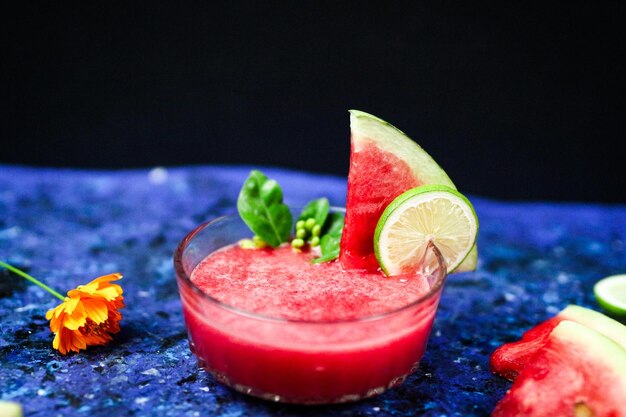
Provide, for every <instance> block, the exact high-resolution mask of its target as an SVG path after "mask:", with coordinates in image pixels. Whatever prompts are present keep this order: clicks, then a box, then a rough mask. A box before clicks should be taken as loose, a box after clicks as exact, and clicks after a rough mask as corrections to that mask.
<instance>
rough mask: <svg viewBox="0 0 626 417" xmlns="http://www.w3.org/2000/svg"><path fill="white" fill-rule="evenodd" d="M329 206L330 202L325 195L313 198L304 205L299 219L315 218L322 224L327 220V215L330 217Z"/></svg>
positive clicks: (317, 222) (316, 221)
mask: <svg viewBox="0 0 626 417" xmlns="http://www.w3.org/2000/svg"><path fill="white" fill-rule="evenodd" d="M329 208H330V203H329V202H328V199H327V198H325V197H322V198H318V199H316V200H312V201H310V202H309V203H308V204H307V205H306V206H304V208H303V209H302V212H301V213H300V217H298V220H307V219H314V220H315V223H316V224H319V225H320V226H322V225H324V223H325V222H326V217H328V210H329Z"/></svg>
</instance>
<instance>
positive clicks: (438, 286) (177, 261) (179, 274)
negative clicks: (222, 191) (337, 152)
mask: <svg viewBox="0 0 626 417" xmlns="http://www.w3.org/2000/svg"><path fill="white" fill-rule="evenodd" d="M330 209H331V210H334V211H341V212H345V209H344V208H341V207H331V208H330ZM230 219H238V220H240V221H243V220H241V218H240V217H239V214H238V213H228V214H224V215H221V216H218V217H215V218H214V219H211V220H208V221H205V222H203V223H200V224H199V225H198V226H196V227H195V228H194V229H193V230H191V231H190V232H189V233H187V235H185V237H184V238H183V239H182V240H181V241H180V243H179V244H178V246H177V247H176V250H175V251H174V272H175V274H176V278H177V280H179V281H181V280H182V282H183V283H184V284H185V285H186V286H188V287H189V288H190V289H191V291H192V292H193V293H195V294H196V295H198V296H200V297H201V298H202V299H204V300H206V301H207V302H209V303H211V304H214V305H215V306H217V307H220V308H222V309H224V310H228V311H231V312H233V313H236V314H237V315H240V316H245V317H249V318H254V319H257V320H262V321H270V322H275V323H284V324H287V323H292V324H309V325H315V324H318V325H319V324H322V325H324V324H348V323H362V322H368V321H377V320H382V319H384V318H387V317H391V316H395V315H397V314H399V313H401V312H403V311H406V310H410V309H411V308H413V307H415V306H417V305H420V304H423V303H426V302H427V301H428V300H429V299H431V298H433V297H435V296H436V295H437V293H439V292H440V291H441V290H442V287H443V285H444V283H445V281H446V279H447V276H448V272H447V267H446V263H445V261H444V259H443V257H442V255H441V252H439V250H438V249H437V247H436V246H435V245H434V244H430V245H429V246H430V248H431V250H433V251H434V254H435V257H436V259H437V263H438V264H439V270H441V271H442V272H441V273H442V276H441V277H440V278H438V279H437V281H436V283H435V285H434V286H433V287H431V288H430V290H429V291H428V292H427V293H426V294H424V295H423V296H421V297H419V298H417V299H416V300H414V301H412V302H410V303H408V304H405V305H403V306H400V307H397V308H394V309H391V310H388V311H383V312H380V313H375V314H370V315H367V316H362V317H354V318H348V319H333V320H305V319H290V318H284V317H275V316H271V315H268V314H263V313H257V312H254V311H248V310H245V309H243V308H241V307H236V306H233V305H230V304H227V303H224V302H222V301H220V300H218V299H217V298H215V297H213V296H211V295H209V294H207V293H205V292H204V291H202V290H201V289H200V288H198V287H197V286H196V285H195V284H194V283H193V282H192V281H191V277H190V276H189V275H188V274H187V273H186V272H185V270H184V268H183V262H182V257H183V253H184V251H185V249H186V248H187V246H188V244H189V243H190V242H191V241H192V240H193V238H194V237H196V236H197V235H198V234H199V233H201V232H202V231H204V230H205V229H206V228H208V227H210V226H211V225H213V224H215V223H218V222H224V221H228V220H230ZM206 256H208V254H207V255H205V257H206ZM381 277H382V278H385V277H384V276H383V275H382V274H381ZM181 278H182V279H181ZM179 292H180V289H179Z"/></svg>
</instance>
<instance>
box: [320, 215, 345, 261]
mask: <svg viewBox="0 0 626 417" xmlns="http://www.w3.org/2000/svg"><path fill="white" fill-rule="evenodd" d="M344 217H345V216H344V214H343V213H330V215H329V216H328V219H327V220H326V224H325V225H324V230H323V233H324V234H323V235H322V238H321V239H320V249H321V251H322V256H321V257H319V258H316V259H314V260H313V263H316V264H319V263H322V262H328V261H332V260H333V259H336V258H337V257H338V256H339V243H340V242H341V232H342V231H343V223H344Z"/></svg>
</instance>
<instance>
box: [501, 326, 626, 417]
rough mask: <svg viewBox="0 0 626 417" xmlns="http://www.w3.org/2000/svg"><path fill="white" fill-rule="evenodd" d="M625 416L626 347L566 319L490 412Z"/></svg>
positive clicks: (542, 416)
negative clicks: (625, 348)
mask: <svg viewBox="0 0 626 417" xmlns="http://www.w3.org/2000/svg"><path fill="white" fill-rule="evenodd" d="M508 416H533V417H573V416H581V417H582V416H593V417H626V350H624V349H623V348H622V347H621V346H619V345H618V344H617V343H615V342H614V341H612V340H611V339H609V338H608V337H606V336H604V335H602V334H600V333H598V332H596V331H595V330H592V329H590V328H588V327H586V326H584V325H582V324H579V323H576V322H573V321H569V320H565V321H562V322H560V323H559V324H558V325H557V326H556V327H555V328H554V330H553V331H552V332H551V333H550V335H549V336H548V338H547V341H546V343H545V345H544V347H543V348H542V349H541V350H539V351H538V352H537V354H536V355H535V356H534V357H533V361H532V362H531V363H529V364H528V365H527V366H526V367H525V368H524V369H523V370H522V371H521V372H520V374H519V376H518V377H517V379H516V380H515V382H514V383H513V386H512V387H511V389H510V390H509V391H508V392H507V394H506V395H505V396H504V398H503V399H502V400H500V402H499V403H498V404H497V405H496V407H495V409H494V411H493V414H492V417H508Z"/></svg>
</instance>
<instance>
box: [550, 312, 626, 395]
mask: <svg viewBox="0 0 626 417" xmlns="http://www.w3.org/2000/svg"><path fill="white" fill-rule="evenodd" d="M553 337H554V338H556V339H557V340H559V341H562V342H565V343H568V344H569V343H571V344H573V345H574V346H579V347H581V348H583V349H584V350H585V351H586V352H587V353H588V354H589V356H590V357H593V359H597V360H598V361H600V362H601V363H603V364H605V365H606V366H607V367H609V369H612V370H613V371H614V372H615V374H616V375H619V376H620V380H621V382H622V385H623V387H624V389H625V390H626V349H624V348H623V347H621V346H620V345H619V344H618V343H617V342H616V341H614V340H612V339H610V338H608V337H607V336H605V335H603V334H601V333H599V332H597V331H595V330H593V329H590V328H589V327H587V326H585V325H584V324H580V323H576V322H574V321H571V320H563V321H562V322H561V323H559V324H558V325H557V326H556V327H555V328H554V330H553V331H552V333H551V334H550V338H553ZM577 353H578V354H579V353H580V352H577ZM600 377H602V376H600ZM607 382H608V381H607Z"/></svg>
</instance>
